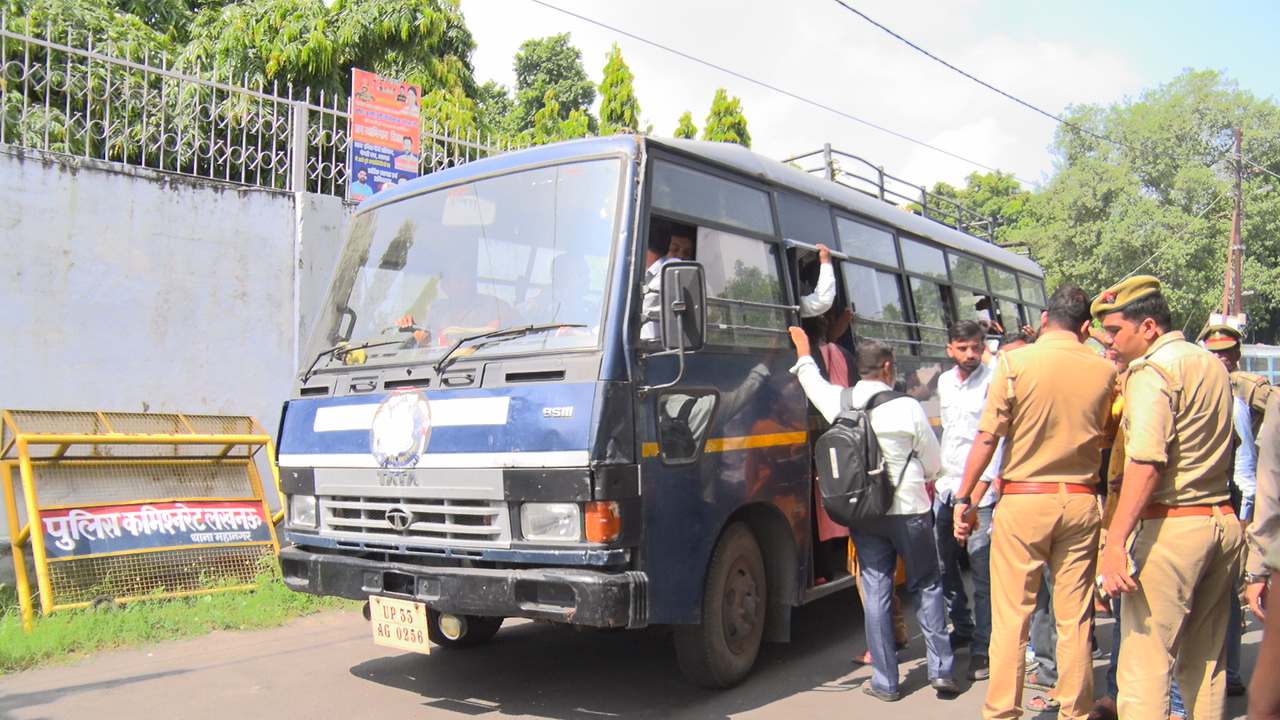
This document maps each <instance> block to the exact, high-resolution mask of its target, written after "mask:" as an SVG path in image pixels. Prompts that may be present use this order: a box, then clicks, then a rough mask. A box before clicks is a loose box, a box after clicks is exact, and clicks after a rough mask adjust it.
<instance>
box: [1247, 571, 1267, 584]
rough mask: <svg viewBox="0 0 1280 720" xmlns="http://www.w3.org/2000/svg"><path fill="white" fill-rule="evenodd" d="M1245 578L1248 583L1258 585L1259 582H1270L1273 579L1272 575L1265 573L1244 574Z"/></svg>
mask: <svg viewBox="0 0 1280 720" xmlns="http://www.w3.org/2000/svg"><path fill="white" fill-rule="evenodd" d="M1244 579H1245V583H1246V584H1249V585H1256V584H1258V583H1265V582H1268V581H1269V580H1271V576H1270V575H1266V574H1263V573H1248V574H1247V575H1245V576H1244Z"/></svg>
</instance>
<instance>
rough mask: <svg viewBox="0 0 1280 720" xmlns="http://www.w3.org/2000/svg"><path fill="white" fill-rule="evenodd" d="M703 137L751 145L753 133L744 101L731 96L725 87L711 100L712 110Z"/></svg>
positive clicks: (703, 130)
mask: <svg viewBox="0 0 1280 720" xmlns="http://www.w3.org/2000/svg"><path fill="white" fill-rule="evenodd" d="M702 139H703V140H717V141H719V142H732V143H738V144H739V145H741V146H743V147H751V134H750V133H749V132H747V118H746V116H744V115H743V114H742V101H741V100H740V99H739V98H736V97H735V98H730V97H729V91H727V90H725V89H724V88H720V89H719V90H716V96H715V99H714V100H712V101H711V112H710V113H709V114H708V115H707V124H706V126H705V127H703V129H702Z"/></svg>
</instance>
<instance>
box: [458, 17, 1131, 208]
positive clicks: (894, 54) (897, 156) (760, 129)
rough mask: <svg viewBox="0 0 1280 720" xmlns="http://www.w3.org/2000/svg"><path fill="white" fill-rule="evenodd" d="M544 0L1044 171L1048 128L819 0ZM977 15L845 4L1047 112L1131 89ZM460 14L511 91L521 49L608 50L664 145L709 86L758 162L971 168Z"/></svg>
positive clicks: (696, 74)
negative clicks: (738, 121) (841, 160)
mask: <svg viewBox="0 0 1280 720" xmlns="http://www.w3.org/2000/svg"><path fill="white" fill-rule="evenodd" d="M551 2H553V3H554V4H556V5H558V6H560V7H563V8H565V9H567V10H571V11H573V12H575V13H579V14H581V15H584V16H586V17H590V18H593V19H596V20H599V21H600V22H604V23H607V24H609V25H613V26H615V27H618V28H621V29H624V30H626V31H627V32H631V33H634V34H635V35H638V36H640V37H644V38H646V39H649V40H652V41H655V42H660V43H662V44H664V45H667V46H669V47H672V48H674V49H677V50H680V51H683V52H686V53H688V54H690V55H693V56H696V57H698V58H701V59H704V60H707V61H709V62H713V63H715V64H718V65H721V66H723V67H726V68H728V69H731V70H733V71H735V72H738V73H741V74H742V75H745V76H748V77H750V78H753V79H756V80H759V81H761V82H764V83H768V84H770V85H774V86H777V87H780V88H783V89H785V90H788V91H790V92H793V93H795V94H796V95H800V96H802V97H805V98H809V99H811V100H814V101H816V102H818V103H821V104H823V105H828V106H831V107H834V108H836V109H838V110H840V111H843V112H845V113H848V114H850V115H853V116H855V117H858V118H861V119H862V120H865V121H867V122H870V123H874V124H877V125H880V126H883V127H885V128H888V129H890V130H893V131H895V132H898V133H901V134H902V135H906V136H909V137H912V138H915V139H917V140H920V141H923V142H927V143H929V144H931V145H934V146H936V147H940V148H943V149H945V150H948V151H950V152H952V153H954V154H956V155H960V156H962V157H964V158H966V159H968V160H971V161H973V162H974V163H979V164H981V165H985V166H988V167H994V168H1000V169H1002V170H1004V171H1006V172H1012V173H1014V174H1016V175H1017V176H1019V177H1021V178H1024V179H1027V180H1033V181H1035V180H1039V179H1041V178H1042V176H1044V175H1045V174H1046V173H1048V172H1049V171H1050V170H1051V168H1052V163H1053V158H1052V156H1051V155H1050V153H1049V149H1048V148H1049V145H1050V143H1051V142H1052V139H1053V133H1054V128H1055V123H1054V122H1053V121H1052V120H1050V119H1048V118H1045V117H1043V116H1041V115H1038V114H1036V113H1035V112H1034V111H1032V110H1030V109H1027V108H1025V107H1022V106H1020V105H1018V104H1017V103H1015V102H1013V101H1012V100H1009V99H1007V98H1004V97H1001V96H999V95H997V94H996V93H994V92H992V91H990V90H988V89H986V88H983V87H981V86H980V85H978V84H977V83H975V82H973V81H971V80H968V79H966V78H964V77H962V76H961V75H959V74H957V73H955V72H954V71H952V70H949V69H947V68H945V67H943V66H942V65H940V64H938V63H937V62H935V61H933V60H930V59H928V58H927V57H925V56H924V55H922V54H920V53H919V52H917V51H915V50H912V49H911V48H909V47H907V46H906V45H905V44H903V43H902V42H900V41H898V40H896V39H894V38H892V37H890V36H889V35H888V34H886V33H885V32H884V31H882V30H880V29H878V28H875V27H873V26H872V25H870V24H869V23H867V22H866V21H865V20H863V19H861V18H859V17H857V16H856V15H854V14H853V13H851V12H849V11H847V10H845V9H843V8H841V7H840V6H839V5H837V4H835V3H833V2H826V1H824V0H803V1H797V2H795V3H790V4H786V5H780V4H778V3H775V2H768V1H767V0H740V2H738V3H735V4H733V5H732V6H725V5H721V4H710V3H692V2H687V0H686V2H681V3H677V2H673V1H672V0H650V2H648V3H646V4H645V5H644V11H643V12H636V9H635V5H634V4H632V3H622V2H617V1H615V0H596V1H594V2H591V1H587V0H551ZM851 4H852V3H851ZM981 5H982V0H928V1H927V2H918V3H898V2H890V1H889V0H880V1H877V2H859V3H858V4H857V5H855V7H858V8H859V9H860V10H863V11H864V12H866V13H867V14H868V15H869V16H870V17H872V18H874V19H876V20H877V21H879V22H881V23H883V24H884V25H886V26H888V27H890V28H893V29H894V30H896V31H898V32H900V33H901V34H902V35H904V36H905V37H907V38H908V39H910V40H912V41H913V42H916V43H917V44H919V45H920V46H922V47H924V48H926V49H928V50H929V51H930V52H933V53H935V54H937V55H938V56H940V57H942V58H943V59H945V60H947V61H949V62H952V63H954V64H955V65H956V66H958V67H960V68H962V69H964V70H966V71H968V72H970V73H972V74H973V75H975V76H977V77H979V78H981V79H983V80H985V81H987V82H989V83H991V84H992V85H995V86H996V87H998V88H1001V89H1002V90H1005V91H1006V92H1008V93H1010V94H1012V95H1014V96H1016V97H1019V98H1022V99H1024V100H1026V101H1027V102H1029V103H1032V104H1034V105H1036V106H1038V107H1040V108H1042V109H1044V110H1046V111H1048V112H1050V113H1055V114H1058V113H1061V112H1062V111H1063V109H1064V108H1065V107H1066V106H1067V105H1068V104H1071V103H1110V102H1116V101H1118V100H1120V99H1122V98H1123V97H1124V95H1125V94H1133V93H1136V92H1137V91H1138V90H1139V89H1140V88H1141V79H1140V75H1139V73H1138V72H1137V71H1136V69H1135V68H1134V64H1133V62H1132V60H1131V59H1130V58H1129V57H1127V56H1126V55H1125V54H1124V53H1123V52H1120V51H1118V50H1109V49H1088V48H1086V47H1084V46H1083V45H1080V44H1077V43H1073V42H1069V41H1066V40H1063V39H1061V38H1057V39H1046V38H1040V37H1035V36H1033V35H1029V34H1028V35H1026V36H1020V37H1011V36H1008V35H1005V34H1000V33H992V32H988V33H984V32H982V28H979V27H976V26H975V19H974V18H975V17H976V11H977V10H978V9H979V8H980V6H981ZM462 6H463V11H464V13H465V14H466V18H467V23H468V26H469V27H471V29H472V32H473V33H474V35H475V37H476V41H477V43H478V44H479V50H478V51H477V53H476V55H475V61H476V74H477V78H478V79H480V80H481V81H484V80H487V79H490V78H493V79H497V80H499V81H500V82H503V83H506V84H508V85H510V84H512V83H513V82H514V78H513V76H512V74H511V61H512V57H513V56H514V54H515V52H516V51H517V49H518V48H519V45H520V43H521V42H523V41H524V40H527V39H529V38H535V37H544V36H546V35H551V34H555V33H558V32H565V31H569V32H571V33H572V40H573V43H574V44H575V45H576V46H577V47H579V48H580V49H581V50H582V51H583V62H584V65H585V67H586V69H587V72H588V74H589V75H591V76H592V77H593V79H595V80H597V81H599V79H600V78H601V75H602V71H603V67H604V56H605V53H606V52H608V50H609V47H610V46H611V45H612V44H613V43H614V42H616V43H618V45H619V46H620V47H621V48H622V52H623V56H624V57H625V58H626V60H627V63H628V64H629V65H630V66H631V69H632V71H633V72H634V73H635V75H636V80H635V86H636V94H637V96H638V98H639V100H640V104H641V110H642V113H641V114H642V117H643V119H644V120H645V121H646V122H649V123H652V124H653V125H654V131H655V132H656V133H657V134H659V135H664V136H669V135H670V134H671V133H672V131H673V130H674V129H675V126H676V124H677V120H678V118H679V116H680V114H681V113H683V112H684V111H685V110H690V111H692V113H693V117H694V122H695V123H697V124H698V126H699V128H701V126H702V125H703V123H704V121H705V118H706V115H707V111H708V110H709V108H710V104H711V98H712V96H713V95H714V94H715V90H716V88H719V87H724V88H727V89H728V91H729V93H730V95H736V96H738V97H740V98H742V104H743V110H744V112H745V114H746V116H747V120H748V125H749V128H750V130H751V135H752V139H753V141H754V149H756V150H757V151H759V152H761V153H763V154H765V155H768V156H770V157H775V158H778V159H781V158H783V157H786V156H790V155H798V154H801V153H803V152H807V151H810V150H816V149H819V148H821V146H822V144H823V143H825V142H830V143H831V144H832V145H833V146H834V147H836V148H838V149H840V150H843V151H845V152H848V153H851V154H854V155H858V156H860V157H863V158H865V159H867V160H868V161H870V162H871V163H872V164H874V165H881V166H884V167H885V168H886V169H887V170H888V171H889V172H891V173H894V174H896V175H899V176H902V177H906V178H907V179H910V180H912V181H913V182H915V183H916V184H924V185H930V186H931V185H932V184H933V183H934V182H936V181H939V180H943V181H946V182H950V183H952V184H960V183H962V182H963V178H964V176H965V175H967V174H969V173H970V172H973V171H975V170H977V171H979V172H981V171H982V168H980V167H977V166H976V165H974V164H969V163H965V162H962V161H959V160H956V159H954V158H950V157H947V156H946V155H944V154H940V153H937V152H934V151H931V150H928V149H926V148H922V147H920V146H919V145H915V144H912V143H910V142H908V141H906V140H903V139H899V138H895V137H893V136H891V135H888V134H886V133H883V132H878V131H875V130H872V129H869V128H868V127H866V126H865V125H862V124H859V123H858V122H856V121H854V120H850V119H847V118H844V117H840V116H839V115H836V114H833V113H830V112H827V111H825V110H821V109H818V108H815V107H813V106H812V105H809V104H806V103H804V102H801V101H799V100H795V99H792V98H789V97H786V96H784V95H780V94H778V93H776V92H772V91H770V90H767V89H765V88H762V87H759V86H758V85H755V84H753V83H750V82H748V81H745V80H742V79H739V78H736V77H733V76H731V75H727V74H725V73H722V72H719V71H716V70H713V69H711V68H707V67H705V66H702V65H698V64H696V63H694V62H692V61H689V60H686V59H683V58H679V57H677V56H675V55H672V54H670V53H667V52H664V51H662V50H659V49H657V48H654V47H652V46H649V45H646V44H644V43H641V42H638V41H636V40H633V39H630V38H627V37H619V36H617V35H615V34H613V33H611V32H609V31H607V30H604V29H602V28H599V27H597V26H594V25H591V24H588V23H585V22H583V21H581V20H578V19H576V18H573V17H570V16H568V15H565V14H562V13H558V12H555V11H552V10H548V9H547V8H545V7H542V6H539V5H537V4H535V3H531V2H528V0H464V1H463V3H462ZM908 176H909V177H908Z"/></svg>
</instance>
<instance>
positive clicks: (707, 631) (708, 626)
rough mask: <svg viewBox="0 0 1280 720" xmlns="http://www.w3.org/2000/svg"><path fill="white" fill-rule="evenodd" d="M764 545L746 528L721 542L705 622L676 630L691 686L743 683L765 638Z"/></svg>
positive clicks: (733, 528)
mask: <svg viewBox="0 0 1280 720" xmlns="http://www.w3.org/2000/svg"><path fill="white" fill-rule="evenodd" d="M765 583H766V581H765V570H764V559H763V558H762V557H761V555H760V546H759V545H758V544H757V543H756V539H755V536H754V535H752V533H751V530H750V529H749V528H748V527H747V526H746V524H745V523H741V522H738V523H734V524H732V525H730V526H729V527H728V528H727V529H725V531H724V534H722V535H721V536H720V540H719V541H717V542H716V548H715V551H714V552H713V553H712V554H711V563H710V565H709V567H708V568H707V582H706V588H705V590H704V591H703V595H702V620H701V622H698V623H697V624H694V625H677V626H676V628H675V644H676V658H677V660H678V661H679V663H680V671H681V672H682V673H684V676H685V678H686V679H688V680H689V682H691V683H693V684H695V685H699V686H702V687H706V688H727V687H732V686H734V685H737V684H738V683H740V682H742V680H743V678H745V677H746V676H747V674H748V673H749V672H751V666H752V665H754V664H755V661H756V654H757V653H759V651H760V641H761V640H762V639H763V638H764V614H765V599H766V597H767V587H766V584H765Z"/></svg>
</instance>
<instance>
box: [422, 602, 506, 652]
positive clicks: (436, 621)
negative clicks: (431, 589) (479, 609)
mask: <svg viewBox="0 0 1280 720" xmlns="http://www.w3.org/2000/svg"><path fill="white" fill-rule="evenodd" d="M454 617H456V618H458V619H460V620H461V621H462V623H461V625H462V627H461V634H460V635H458V636H457V637H449V634H446V633H445V632H444V630H442V629H441V628H440V613H439V612H436V611H435V610H432V609H431V608H427V637H428V638H430V640H431V642H433V643H435V644H437V645H439V646H440V647H445V648H468V647H475V646H476V645H482V644H484V643H487V642H489V641H490V640H492V639H493V636H494V635H497V634H498V630H499V629H500V628H501V627H502V621H503V620H505V619H506V618H501V617H489V616H487V615H456V616H454Z"/></svg>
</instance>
